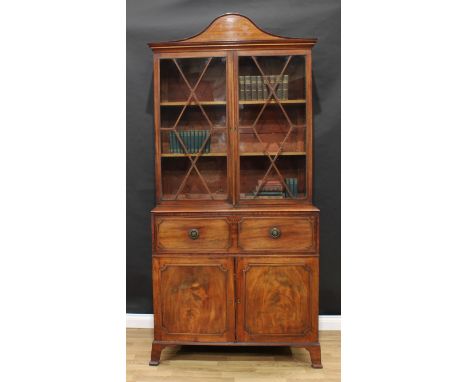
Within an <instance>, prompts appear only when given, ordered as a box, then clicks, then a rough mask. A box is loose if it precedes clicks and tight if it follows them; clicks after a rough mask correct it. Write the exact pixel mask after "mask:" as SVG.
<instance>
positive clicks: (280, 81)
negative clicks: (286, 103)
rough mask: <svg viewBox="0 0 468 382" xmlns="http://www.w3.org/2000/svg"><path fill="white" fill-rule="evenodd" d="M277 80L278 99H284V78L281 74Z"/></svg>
mask: <svg viewBox="0 0 468 382" xmlns="http://www.w3.org/2000/svg"><path fill="white" fill-rule="evenodd" d="M276 82H277V83H278V86H277V88H276V96H277V97H278V99H283V79H282V78H281V76H280V75H278V76H276Z"/></svg>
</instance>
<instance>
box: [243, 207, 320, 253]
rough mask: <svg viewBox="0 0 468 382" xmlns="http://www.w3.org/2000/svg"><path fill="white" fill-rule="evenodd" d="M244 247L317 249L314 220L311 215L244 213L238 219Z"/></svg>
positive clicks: (247, 248) (245, 249) (257, 249)
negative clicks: (267, 215) (285, 215)
mask: <svg viewBox="0 0 468 382" xmlns="http://www.w3.org/2000/svg"><path fill="white" fill-rule="evenodd" d="M239 248H240V249H242V250H244V251H264V250H276V251H310V252H313V253H315V252H318V221H317V220H316V217H315V216H312V217H280V216H278V217H271V218H269V217H255V218H254V217H246V218H243V219H242V220H241V221H240V222H239Z"/></svg>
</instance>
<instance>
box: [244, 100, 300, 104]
mask: <svg viewBox="0 0 468 382" xmlns="http://www.w3.org/2000/svg"><path fill="white" fill-rule="evenodd" d="M305 102H306V100H305V99H283V100H280V103H281V104H301V103H305ZM264 103H265V100H261V99H259V100H252V101H239V105H263V104H264ZM267 103H270V104H272V103H277V102H276V101H275V100H270V101H268V102H267Z"/></svg>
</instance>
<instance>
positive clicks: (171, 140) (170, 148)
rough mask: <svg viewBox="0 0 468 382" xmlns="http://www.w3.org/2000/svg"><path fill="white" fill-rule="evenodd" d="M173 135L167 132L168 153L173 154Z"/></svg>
mask: <svg viewBox="0 0 468 382" xmlns="http://www.w3.org/2000/svg"><path fill="white" fill-rule="evenodd" d="M173 136H174V133H173V132H172V131H170V132H169V152H170V153H173V152H174V137H173Z"/></svg>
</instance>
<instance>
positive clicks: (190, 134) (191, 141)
mask: <svg viewBox="0 0 468 382" xmlns="http://www.w3.org/2000/svg"><path fill="white" fill-rule="evenodd" d="M193 133H194V131H193V130H190V131H189V136H190V139H189V142H190V152H191V153H192V154H193V153H194V152H195V134H193Z"/></svg>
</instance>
